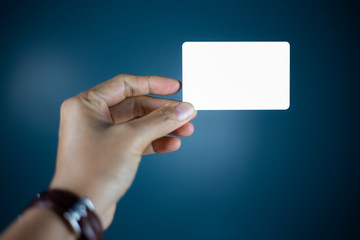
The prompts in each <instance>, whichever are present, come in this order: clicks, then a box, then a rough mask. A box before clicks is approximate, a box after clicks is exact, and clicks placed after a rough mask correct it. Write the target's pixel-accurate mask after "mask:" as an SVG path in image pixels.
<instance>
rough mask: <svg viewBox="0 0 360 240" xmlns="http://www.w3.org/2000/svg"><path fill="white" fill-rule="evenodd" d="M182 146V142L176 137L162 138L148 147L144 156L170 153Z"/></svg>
mask: <svg viewBox="0 0 360 240" xmlns="http://www.w3.org/2000/svg"><path fill="white" fill-rule="evenodd" d="M180 146H181V140H180V139H178V138H176V137H162V138H159V139H156V140H155V141H153V142H152V143H151V144H149V145H148V146H147V148H146V149H145V150H144V152H143V155H147V154H153V153H168V152H174V151H176V150H178V149H179V148H180Z"/></svg>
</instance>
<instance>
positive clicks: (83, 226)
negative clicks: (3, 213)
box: [28, 189, 103, 240]
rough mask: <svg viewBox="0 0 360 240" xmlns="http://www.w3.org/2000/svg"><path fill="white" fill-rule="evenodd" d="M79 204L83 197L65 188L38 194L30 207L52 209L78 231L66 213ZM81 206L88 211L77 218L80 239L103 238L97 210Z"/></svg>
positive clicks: (92, 239) (99, 239) (97, 239)
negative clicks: (65, 215) (66, 216)
mask: <svg viewBox="0 0 360 240" xmlns="http://www.w3.org/2000/svg"><path fill="white" fill-rule="evenodd" d="M79 204H81V199H80V198H79V197H78V196H76V195H75V194H73V193H71V192H69V191H65V190H60V189H50V190H47V191H45V192H43V193H41V194H38V196H37V198H35V199H34V201H33V202H32V203H31V204H30V205H29V206H28V208H30V207H42V208H49V209H52V210H53V211H54V212H55V213H56V214H57V215H58V216H59V217H60V218H61V219H62V220H63V221H64V223H65V224H66V225H67V226H68V227H69V228H70V229H71V230H72V231H73V232H74V233H76V231H74V227H73V225H72V224H71V223H70V222H69V221H68V219H67V218H65V217H64V214H65V213H69V212H71V210H72V208H73V207H74V206H75V205H79ZM81 207H82V208H86V212H84V214H83V215H81V217H80V219H76V220H77V224H78V226H79V227H80V231H81V234H80V236H79V239H81V240H101V239H102V238H103V230H102V226H101V222H100V220H99V218H98V217H97V215H96V214H95V212H93V211H92V210H91V209H89V208H88V207H86V206H85V205H83V206H81ZM75 223H76V222H75Z"/></svg>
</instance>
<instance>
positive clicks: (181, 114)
mask: <svg viewBox="0 0 360 240" xmlns="http://www.w3.org/2000/svg"><path fill="white" fill-rule="evenodd" d="M194 111H195V109H194V107H193V105H191V104H190V103H186V102H182V103H180V104H178V105H176V107H175V112H176V116H177V118H178V120H179V121H182V120H184V119H186V118H188V117H190V116H191V115H192V114H193V113H194Z"/></svg>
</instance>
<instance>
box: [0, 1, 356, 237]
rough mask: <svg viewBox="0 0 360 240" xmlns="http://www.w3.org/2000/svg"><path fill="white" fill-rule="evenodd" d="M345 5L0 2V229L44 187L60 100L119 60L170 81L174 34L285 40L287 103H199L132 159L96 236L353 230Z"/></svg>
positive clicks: (352, 12) (352, 59)
mask: <svg viewBox="0 0 360 240" xmlns="http://www.w3.org/2000/svg"><path fill="white" fill-rule="evenodd" d="M353 2H354V1H353ZM354 4H355V2H354ZM354 4H351V2H347V1H342V2H340V1H272V2H270V1H229V0H223V1H211V0H207V1H155V2H154V1H127V2H125V1H123V2H121V1H120V2H119V1H117V2H115V1H114V2H106V3H100V2H99V1H86V2H84V3H80V2H74V1H61V3H49V2H47V1H36V2H34V1H23V2H22V3H19V2H14V1H13V2H8V3H2V6H1V8H0V26H1V28H0V31H1V32H0V34H1V35H0V36H1V37H0V76H1V78H0V79H1V83H0V106H1V118H0V123H1V124H0V129H1V137H0V141H1V145H0V147H1V157H0V158H1V161H0V169H1V173H0V189H1V198H0V212H1V217H0V227H1V229H4V228H5V227H6V225H7V224H9V223H10V222H11V221H12V220H13V219H15V218H16V217H17V215H18V214H19V213H20V212H21V210H22V209H23V208H24V207H25V206H26V205H27V204H28V203H29V202H30V201H31V199H32V198H33V197H34V196H35V194H36V193H37V192H38V191H41V190H43V189H45V188H47V186H48V183H49V181H50V179H51V176H52V174H53V171H54V166H55V158H56V147H57V146H56V145H57V128H58V123H59V121H58V118H59V108H60V104H61V102H62V101H63V100H64V99H66V98H68V97H71V96H73V95H75V94H77V93H79V92H80V91H82V90H85V89H88V88H90V87H92V86H93V85H95V84H98V83H100V82H102V81H104V80H107V79H109V78H111V77H112V76H114V75H116V74H119V73H134V74H159V75H165V76H169V77H174V78H176V79H179V80H181V44H182V43H183V42H184V41H200V40H201V41H221V40H222V41H255V40H258V41H261V40H262V41H280V40H285V41H289V42H290V44H291V107H290V109H289V110H287V111H201V112H199V114H198V117H197V118H196V119H195V120H194V121H193V122H194V125H195V134H194V136H193V137H190V138H187V139H183V147H182V149H181V150H179V151H178V152H175V153H171V154H164V155H152V156H146V157H144V158H143V161H142V163H141V166H140V169H139V172H138V174H137V178H136V180H135V182H134V184H133V186H132V188H131V189H130V190H129V192H128V193H127V194H126V195H125V197H124V198H123V199H121V201H120V202H119V204H118V210H117V214H116V216H115V220H114V223H113V225H112V226H111V227H110V229H109V230H108V231H107V232H106V238H107V239H115V238H121V239H358V238H360V230H359V227H360V208H359V203H360V194H359V187H360V186H359V183H360V180H359V170H360V168H359V167H360V166H359V159H360V156H359V155H360V154H359V150H358V148H359V133H360V129H359V122H360V121H359V120H360V119H359V113H358V112H359V109H360V108H359V107H360V106H359V105H360V101H359V100H360V99H359V94H358V91H359V87H360V83H359V74H358V69H359V42H360V39H359V35H357V32H358V30H359V29H360V26H359V24H358V23H359V17H358V12H357V10H356V8H355V5H354ZM220 81H221V80H220ZM214 97H216V96H214ZM173 98H174V99H177V100H181V92H180V93H178V94H176V95H174V96H173Z"/></svg>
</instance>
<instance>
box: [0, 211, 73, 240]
mask: <svg viewBox="0 0 360 240" xmlns="http://www.w3.org/2000/svg"><path fill="white" fill-rule="evenodd" d="M20 239H21V240H28V239H29V240H35V239H36V240H48V239H52V240H75V235H74V234H73V233H71V232H70V230H69V228H68V227H67V226H66V225H65V223H64V222H63V221H62V220H61V218H60V217H59V216H57V215H56V213H55V212H53V211H52V210H51V209H46V208H36V207H34V208H31V209H28V210H27V211H25V212H24V213H23V214H22V215H21V218H18V219H17V220H16V221H15V222H13V223H12V224H11V225H10V226H9V227H8V228H7V229H6V230H5V232H4V233H3V234H2V235H1V236H0V240H20Z"/></svg>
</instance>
